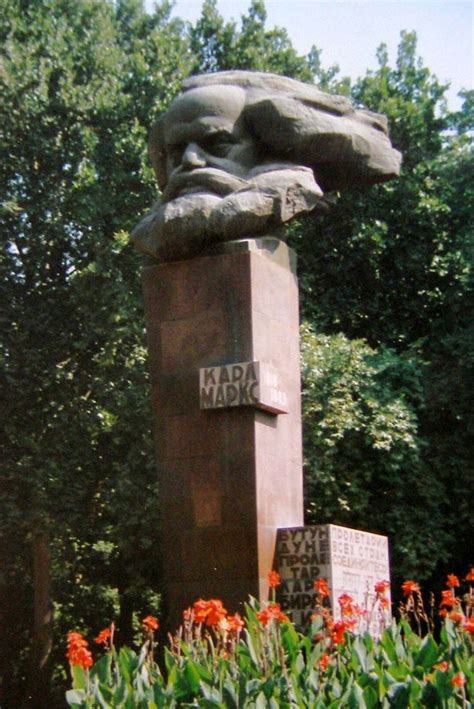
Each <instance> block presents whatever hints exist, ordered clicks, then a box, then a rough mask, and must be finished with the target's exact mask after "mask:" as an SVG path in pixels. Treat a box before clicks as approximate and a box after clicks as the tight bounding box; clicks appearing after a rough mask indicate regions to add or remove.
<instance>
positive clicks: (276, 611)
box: [256, 603, 290, 627]
mask: <svg viewBox="0 0 474 709" xmlns="http://www.w3.org/2000/svg"><path fill="white" fill-rule="evenodd" d="M256 615H257V618H258V620H259V621H260V623H261V624H262V625H263V626H264V627H265V626H267V625H268V623H269V622H270V621H271V620H276V621H278V622H279V623H288V622H289V620H290V619H289V618H288V616H287V615H285V613H283V612H282V610H281V607H280V604H279V603H269V604H268V606H266V607H265V608H262V610H261V611H257V613H256Z"/></svg>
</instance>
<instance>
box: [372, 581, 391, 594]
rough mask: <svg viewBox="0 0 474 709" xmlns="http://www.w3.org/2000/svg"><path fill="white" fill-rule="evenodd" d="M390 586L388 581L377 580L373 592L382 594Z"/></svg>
mask: <svg viewBox="0 0 474 709" xmlns="http://www.w3.org/2000/svg"><path fill="white" fill-rule="evenodd" d="M389 588H390V581H377V583H376V584H375V586H374V591H375V593H379V594H384V593H386V592H387V591H388V589H389Z"/></svg>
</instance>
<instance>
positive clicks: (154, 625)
mask: <svg viewBox="0 0 474 709" xmlns="http://www.w3.org/2000/svg"><path fill="white" fill-rule="evenodd" d="M142 625H144V626H145V628H146V629H147V630H149V631H150V632H153V631H154V630H158V627H159V624H158V621H157V619H156V618H155V616H153V615H147V616H146V618H143V620H142Z"/></svg>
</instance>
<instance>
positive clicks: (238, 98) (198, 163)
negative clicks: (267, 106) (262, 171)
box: [163, 86, 259, 201]
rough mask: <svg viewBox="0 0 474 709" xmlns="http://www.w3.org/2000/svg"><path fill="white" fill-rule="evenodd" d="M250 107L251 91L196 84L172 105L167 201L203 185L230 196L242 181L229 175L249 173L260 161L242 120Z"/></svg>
mask: <svg viewBox="0 0 474 709" xmlns="http://www.w3.org/2000/svg"><path fill="white" fill-rule="evenodd" d="M244 106H245V91H244V90H243V89H241V88H239V87H233V86H221V87H215V86H210V87H206V88H202V89H194V90H193V91H189V92H187V93H185V94H184V95H183V96H181V97H179V98H178V99H177V100H176V101H175V102H174V103H173V104H172V106H171V109H170V111H169V112H168V114H167V115H166V118H165V120H164V125H163V140H164V146H165V152H166V176H167V184H166V187H165V189H164V193H163V197H164V199H165V201H169V200H171V199H174V198H176V197H178V196H180V195H183V194H191V193H196V192H199V191H200V190H201V189H202V188H205V189H206V190H208V191H209V192H211V193H212V192H215V193H216V194H218V195H225V194H229V193H230V192H232V191H234V189H235V188H238V187H239V186H240V184H241V183H240V180H232V179H229V178H226V176H234V177H237V178H246V177H247V176H248V174H249V171H250V170H251V169H252V168H254V167H255V166H256V165H257V164H258V162H259V156H258V150H257V146H256V145H255V143H254V141H253V140H252V138H251V137H250V136H249V135H247V134H246V132H245V129H244V126H243V121H242V119H241V118H242V111H243V109H244ZM219 172H222V173H224V174H223V175H220V174H219Z"/></svg>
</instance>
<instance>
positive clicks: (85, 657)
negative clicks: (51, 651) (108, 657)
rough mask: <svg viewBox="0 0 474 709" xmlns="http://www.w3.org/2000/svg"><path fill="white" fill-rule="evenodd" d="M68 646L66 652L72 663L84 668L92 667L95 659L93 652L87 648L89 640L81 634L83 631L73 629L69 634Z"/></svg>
mask: <svg viewBox="0 0 474 709" xmlns="http://www.w3.org/2000/svg"><path fill="white" fill-rule="evenodd" d="M67 642H68V648H67V652H66V657H67V659H68V660H69V663H70V664H71V665H77V666H79V667H82V669H83V670H88V669H89V667H92V665H93V664H94V661H93V659H92V654H91V652H90V651H89V650H88V649H87V648H88V642H87V640H86V639H85V638H84V637H83V636H82V635H81V633H76V632H74V631H71V632H69V633H68V635H67Z"/></svg>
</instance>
